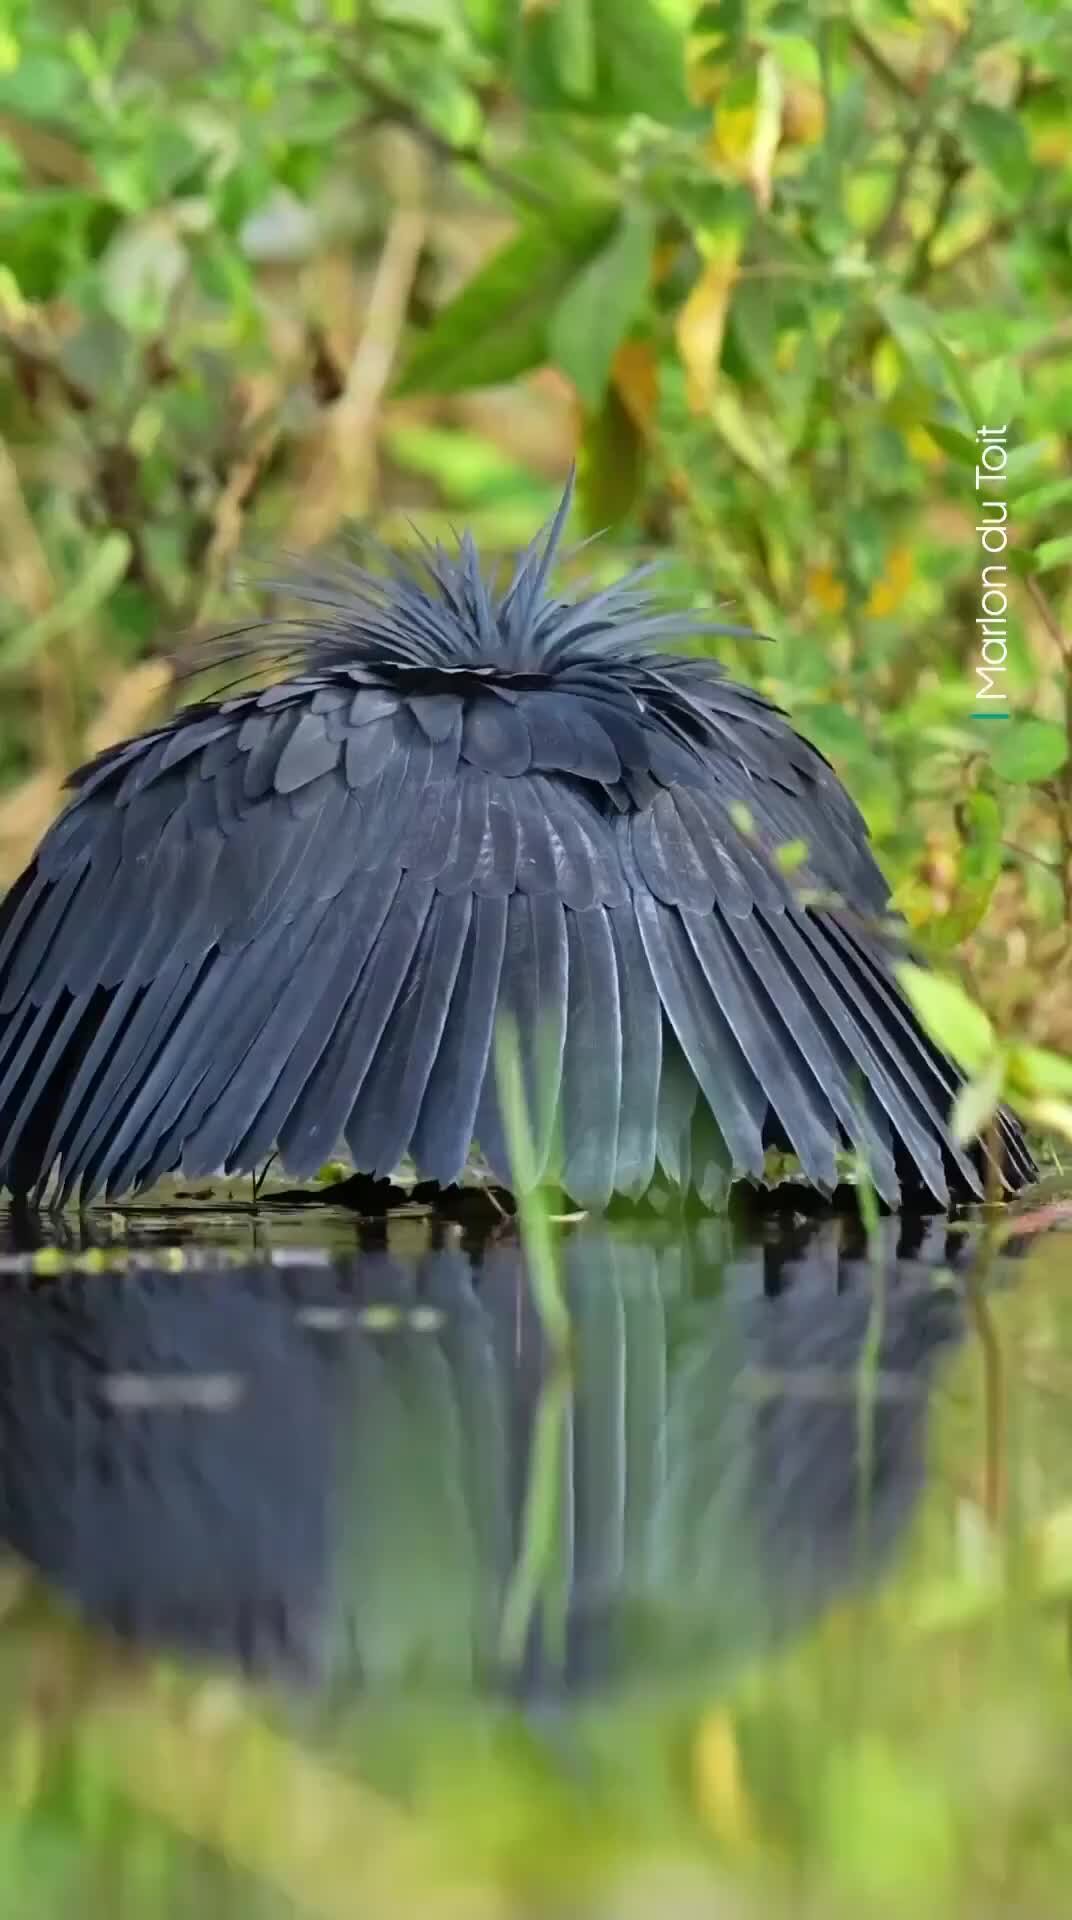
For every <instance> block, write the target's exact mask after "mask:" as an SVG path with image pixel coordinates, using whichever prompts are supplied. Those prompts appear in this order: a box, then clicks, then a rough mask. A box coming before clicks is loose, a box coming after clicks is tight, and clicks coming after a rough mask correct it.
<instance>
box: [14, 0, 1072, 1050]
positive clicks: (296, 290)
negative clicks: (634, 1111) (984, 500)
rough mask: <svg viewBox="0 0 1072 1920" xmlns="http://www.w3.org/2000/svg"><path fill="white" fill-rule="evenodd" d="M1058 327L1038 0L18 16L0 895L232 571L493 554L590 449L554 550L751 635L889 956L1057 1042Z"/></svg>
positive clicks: (1061, 244)
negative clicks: (982, 672)
mask: <svg viewBox="0 0 1072 1920" xmlns="http://www.w3.org/2000/svg"><path fill="white" fill-rule="evenodd" d="M1070 295H1072V10H1070V9H1069V8H1068V7H1067V5H1065V4H1063V0H1016V4H1006V3H1005V0H992V3H983V4H979V5H977V6H972V5H971V4H970V3H969V0H856V3H855V4H853V5H849V4H845V5H840V4H828V5H821V6H816V5H814V4H813V3H812V0H807V3H806V4H801V3H798V0H768V3H767V4H764V3H762V0H756V3H755V4H748V0H710V3H708V4H703V5H700V6H699V7H696V6H694V5H692V4H691V3H690V0H520V4H518V0H379V3H378V4H375V5H370V4H364V3H363V0H259V3H258V4H256V5H253V4H245V3H244V0H230V3H229V4H228V5H227V6H225V7H224V6H220V7H218V8H191V7H190V6H189V5H188V4H186V0H156V3H155V4H153V3H152V0H144V3H143V4H140V5H134V4H115V5H111V6H109V7H97V8H92V9H86V8H85V7H84V6H82V5H69V6H68V5H64V4H61V0H28V3H27V4H22V3H20V0H14V3H13V4H9V6H8V10H7V12H6V14H0V886H2V885H3V884H5V883H6V882H8V881H10V879H11V878H12V877H13V876H14V874H15V873H16V872H17V871H18V869H19V866H20V864H21V863H22V862H23V860H24V859H25V858H26V857H27V855H28V853H29V852H30V850H31V848H32V846H33V844H34V842H35V841H36V839H37V837H38V835H39V833H40V832H41V830H42V828H43V827H44V825H45V824H46V823H47V821H48V819H49V818H50V817H51V815H52V814H53V812H54V811H55V809H56V807H57V805H58V804H59V803H60V798H61V785H62V781H63V778H64V775H65V773H66V772H67V771H68V770H69V769H70V767H71V766H72V765H73V764H75V763H77V762H78V761H80V760H81V759H84V758H85V757H86V756H87V755H88V754H89V753H91V752H93V751H95V750H96V749H98V748H99V747H101V746H102V745H104V744H106V743H107V742H109V741H110V740H112V739H114V738H116V737H118V736H120V735H121V734H123V733H127V732H130V731H132V730H135V729H137V728H138V727H140V726H142V725H144V724H146V723H148V722H149V721H150V720H151V719H153V718H154V717H155V716H156V714H157V713H158V712H159V711H161V709H162V706H164V705H165V704H166V702H167V701H168V700H169V699H174V698H175V697H176V692H175V688H174V684H173V667H174V664H175V660H176V658H177V659H178V661H179V663H180V665H181V663H182V662H183V661H184V660H185V659H186V657H187V656H188V654H189V651H190V649H191V647H192V646H193V645H194V644H195V643H196V641H197V640H198V639H199V638H201V637H204V636H205V635H207V634H208V633H209V632H211V631H212V630H214V629H216V628H218V627H219V626H220V625H221V624H224V623H226V622H227V620H228V619H233V618H234V617H235V616H236V614H237V613H240V611H241V610H242V608H243V607H244V606H245V605H246V604H248V603H247V601H246V600H245V599H244V595H245V593H246V591H247V589H246V588H245V587H244V586H243V584H242V581H243V578H248V576H249V574H250V573H251V571H252V572H255V571H256V570H257V568H258V567H262V566H263V565H264V564H265V562H266V561H267V560H269V559H271V558H275V557H277V556H279V555H280V554H293V553H295V552H300V551H303V550H306V549H309V548H313V547H316V546H318V545H321V544H322V543H326V542H330V541H331V540H332V539H333V538H337V537H338V536H339V533H340V530H341V529H342V527H343V525H344V523H346V522H351V523H354V524H355V525H356V526H357V528H358V529H361V528H365V529H367V530H369V531H371V532H373V533H374V534H375V535H377V536H378V537H379V538H381V539H383V538H386V539H388V540H390V541H392V542H400V543H402V544H405V543H407V542H410V541H412V540H413V538H414V533H413V527H414V525H416V526H418V527H419V528H420V530H421V532H423V533H424V534H431V535H433V536H440V535H442V536H449V533H450V530H451V529H452V528H454V527H457V526H460V525H462V524H466V525H469V526H470V527H472V529H473V531H474V533H475V534H476V536H477V538H478V541H479V542H480V544H481V546H482V547H483V548H484V549H486V550H487V552H488V553H489V555H491V556H495V555H498V554H501V553H503V554H504V553H507V552H509V551H510V550H511V549H512V548H513V547H514V546H515V544H517V543H519V542H520V541H522V540H524V539H527V538H528V537H530V536H531V534H532V532H533V531H534V529H535V527H536V526H537V525H538V523H539V522H540V520H541V519H542V518H543V517H544V516H545V515H546V514H547V513H548V512H549V511H550V510H551V509H552V508H553V505H554V502H555V500H556V497H557V495H558V492H559V490H560V488H561V485H562V482H563V478H564V476H565V474H566V472H567V470H568V467H569V463H570V462H571V461H572V460H574V459H576V460H577V462H578V465H579V474H580V485H579V493H578V502H577V508H576V514H575V530H576V532H577V534H578V536H582V535H584V534H587V533H589V532H592V531H595V530H597V529H606V530H607V531H606V536H605V538H604V539H603V541H602V542H601V543H600V545H599V547H598V548H597V549H596V550H595V552H594V554H593V553H592V552H589V553H587V554H586V555H585V556H584V559H583V565H584V567H585V568H586V569H591V568H592V567H593V566H594V567H595V568H596V569H597V570H604V571H606V572H607V573H616V572H619V571H620V570H621V569H622V568H623V567H625V566H628V565H633V564H636V563H638V562H642V561H645V560H647V559H652V558H654V559H659V560H661V561H662V562H663V563H664V584H665V586H666V589H667V591H669V592H673V593H675V594H685V595H687V596H689V597H690V598H691V599H692V600H693V601H694V602H695V604H696V605H697V606H698V607H699V608H701V609H704V610H707V611H710V610H711V609H712V608H716V609H719V610H721V612H722V613H723V615H724V617H725V618H727V619H729V620H734V621H739V622H742V623H745V624H747V625H749V626H751V627H754V628H755V629H757V630H758V631H760V632H762V633H764V634H766V635H769V636H770V641H769V642H768V643H767V644H760V643H759V642H756V643H754V644H752V643H741V642H734V641H729V642H723V641H719V642H717V643H715V644H717V648H718V651H719V653H720V654H721V655H722V656H723V657H724V658H725V659H726V662H727V665H728V666H729V667H730V669H731V671H733V672H734V673H736V674H738V675H741V676H743V677H747V678H750V679H752V680H754V681H755V682H756V683H757V684H759V685H760V686H761V687H762V688H763V689H764V691H766V692H768V693H770V694H771V695H772V696H773V697H774V698H775V699H777V700H778V701H779V702H781V703H782V704H783V705H784V706H786V707H787V708H788V709H789V710H790V712H791V713H792V714H793V715H794V717H795V719H796V721H797V723H798V724H799V726H800V727H801V728H802V730H804V731H806V732H807V733H808V734H809V735H810V736H811V737H812V738H813V739H814V740H815V741H816V742H817V743H818V744H819V745H820V746H821V747H822V748H823V749H824V750H825V751H826V752H827V753H828V755H829V756H830V757H831V758H832V759H833V761H834V762H835V764H836V765H837V767H838V769H839V771H840V772H841V774H842V775H843V777H844V778H845V779H846V781H847V782H848V784H849V785H850V787H851V788H852V790H853V792H854V793H855V794H856V796H857V797H858V799H859V800H860V802H861V804H862V805H863V807H864V810H865V812H866V814H867V817H868V820H869V822H870V825H871V828H872V831H873V833H874V835H875V837H876V841H877V843H878V847H879V852H880V856H881V858H882V860H883V862H884V863H885V865H886V868H887V871H888V872H889V874H890V877H891V879H892V880H893V881H894V883H895V885H896V890H897V899H898V902H899V904H900V905H901V906H902V908H903V909H904V911H905V912H906V913H907V914H908V917H909V919H910V920H911V922H912V923H913V925H914V926H915V927H916V929H917V930H918V932H919V934H920V937H921V939H922V941H923V942H924V944H925V945H926V946H927V947H928V948H929V949H930V950H931V951H932V952H934V953H938V954H942V953H952V951H953V949H954V948H955V949H957V952H958V964H960V963H962V964H963V965H964V967H965V969H966V973H967V978H968V984H969V986H970V987H971V989H972V990H973V992H974V993H975V994H976V995H977V996H978V997H980V998H981V999H982V1000H983V1001H984V1002H985V1003H986V1004H987V1005H988V1006H989V1008H990V1010H991V1011H992V1012H993V1013H995V1014H996V1015H997V1017H998V1020H999V1023H1000V1024H1001V1025H1002V1027H1003V1028H1007V1029H1008V1030H1014V1031H1019V1032H1021V1033H1026V1034H1028V1035H1029V1036H1031V1037H1034V1038H1036V1039H1040V1040H1044V1041H1046V1042H1048V1043H1051V1044H1056V1045H1058V1046H1061V1047H1063V1048H1066V1049H1072V992H1070V984H1069V980H1070V976H1069V970H1068V955H1069V919H1070V915H1069V910H1068V909H1069V889H1070V885H1072V882H1070V850H1072V761H1070V759H1069V728H1070V725H1072V699H1070V695H1069V685H1070V683H1069V679H1068V675H1067V673H1066V670H1065V663H1064V654H1063V643H1062V632H1063V631H1064V630H1065V629H1064V627H1063V622H1064V620H1065V617H1066V615H1067V612H1068V601H1069V591H1068V588H1069V569H1068V563H1069V560H1070V558H1072V533H1070V532H1069V531H1068V527H1069V519H1068V509H1069V504H1070V502H1072V464H1070V460H1069V452H1070V445H1072V318H1070V313H1072V309H1070ZM1005 422H1008V423H1009V432H1008V447H1009V463H1008V476H1009V480H1008V498H1009V500H1010V505H1011V508H1012V514H1013V542H1014V547H1013V550H1012V552H1011V554H1010V556H1009V567H1010V579H1011V580H1012V581H1013V585H1012V587H1011V588H1010V592H1011V596H1012V609H1011V613H1010V620H1009V659H1008V674H1007V687H1008V693H1009V699H1010V705H1011V707H1012V709H1013V711H1014V713H1015V715H1016V718H1015V719H1013V720H1012V721H1009V722H1003V723H1000V724H995V725H992V726H989V727H983V726H981V725H980V724H979V723H978V722H973V721H972V719H971V717H970V715H971V710H972V707H973V706H974V704H975V700H974V696H975V691H976V688H975V671H974V668H975V660H976V657H977V646H978V641H977V627H976V620H977V617H978V614H979V595H980V591H981V588H980V577H979V576H980V567H981V562H982V557H983V556H982V554H981V550H980V547H979V544H978V538H977V535H976V533H975V531H974V528H975V523H976V519H977V514H976V511H975V505H976V495H975V482H974V465H975V457H976V454H975V448H976V443H975V441H974V438H973V436H974V434H975V432H976V430H977V428H978V427H979V426H981V425H983V424H989V425H993V424H1000V423H1005ZM580 564H582V563H581V562H578V565H580Z"/></svg>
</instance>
